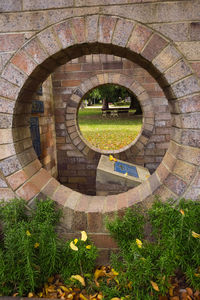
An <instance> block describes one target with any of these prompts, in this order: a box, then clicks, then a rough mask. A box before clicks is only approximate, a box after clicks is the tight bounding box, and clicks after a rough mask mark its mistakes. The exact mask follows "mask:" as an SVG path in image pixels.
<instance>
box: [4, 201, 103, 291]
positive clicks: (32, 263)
mask: <svg viewBox="0 0 200 300" xmlns="http://www.w3.org/2000/svg"><path fill="white" fill-rule="evenodd" d="M60 217H61V211H60V210H56V209H55V207H54V202H53V201H52V200H50V199H47V200H46V201H39V200H37V201H36V206H35V208H34V209H31V208H28V207H27V206H26V203H25V201H24V200H20V199H14V200H12V201H11V202H9V203H4V202H3V203H1V206H0V218H1V220H2V223H3V239H2V240H1V243H0V294H1V295H11V294H14V293H18V295H20V296H22V295H26V294H27V293H28V292H33V291H35V292H36V291H37V289H38V288H40V287H42V285H43V284H44V283H45V282H46V281H47V280H48V278H49V277H51V276H53V275H55V274H61V276H62V279H63V281H64V282H68V281H69V278H70V276H71V275H76V274H80V273H82V272H83V273H88V272H91V271H92V269H93V268H94V263H95V260H96V257H97V251H96V247H95V246H94V245H93V244H91V243H90V241H89V239H88V237H87V236H85V237H82V240H80V239H76V241H75V242H76V244H77V245H74V242H73V241H67V242H66V241H64V240H61V239H59V238H58V235H57V233H56V231H55V226H56V225H57V224H58V222H59V221H60ZM82 235H84V232H83V233H82ZM73 245H74V246H75V247H76V248H77V250H74V249H72V248H73Z"/></svg>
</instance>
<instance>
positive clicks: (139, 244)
mask: <svg viewBox="0 0 200 300" xmlns="http://www.w3.org/2000/svg"><path fill="white" fill-rule="evenodd" d="M136 244H137V246H138V248H142V242H141V241H140V240H139V239H136Z"/></svg>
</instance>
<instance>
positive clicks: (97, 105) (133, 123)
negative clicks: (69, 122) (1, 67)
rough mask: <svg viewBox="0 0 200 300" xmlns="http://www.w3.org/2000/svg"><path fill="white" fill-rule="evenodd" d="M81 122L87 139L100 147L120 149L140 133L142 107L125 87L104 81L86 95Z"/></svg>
mask: <svg viewBox="0 0 200 300" xmlns="http://www.w3.org/2000/svg"><path fill="white" fill-rule="evenodd" d="M78 125H79V129H80V132H81V135H82V136H83V138H84V139H85V141H87V142H88V143H89V144H90V145H91V146H93V147H95V148H96V149H97V150H100V151H101V150H107V151H109V150H112V151H113V150H121V149H123V148H124V147H126V146H128V145H129V144H131V143H132V142H133V141H134V140H135V139H136V138H137V137H138V135H139V134H140V132H141V128H142V110H141V107H140V104H139V102H138V100H137V98H136V97H135V96H134V95H133V94H132V93H131V92H130V91H128V90H127V89H126V88H125V87H122V86H119V85H115V84H104V85H101V86H99V87H97V88H95V89H93V90H91V91H89V92H88V93H87V94H86V95H85V96H84V97H83V99H82V102H81V105H80V107H79V111H78Z"/></svg>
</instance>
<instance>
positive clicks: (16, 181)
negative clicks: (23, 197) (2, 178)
mask: <svg viewBox="0 0 200 300" xmlns="http://www.w3.org/2000/svg"><path fill="white" fill-rule="evenodd" d="M27 179H28V177H27V175H26V173H25V172H24V171H23V170H20V171H18V172H16V173H14V174H12V175H10V176H9V177H7V181H8V183H9V184H10V186H11V188H12V189H13V190H16V189H17V188H18V187H19V186H20V185H22V184H23V183H24V182H25V181H26V180H27Z"/></svg>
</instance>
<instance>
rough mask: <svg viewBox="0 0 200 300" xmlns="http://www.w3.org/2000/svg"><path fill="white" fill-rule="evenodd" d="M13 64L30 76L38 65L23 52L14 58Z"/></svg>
mask: <svg viewBox="0 0 200 300" xmlns="http://www.w3.org/2000/svg"><path fill="white" fill-rule="evenodd" d="M11 62H12V63H13V64H14V65H15V66H17V67H18V68H19V69H20V70H22V71H23V72H24V73H26V74H27V75H30V74H31V73H32V71H33V70H34V69H35V67H36V63H35V62H34V61H32V60H31V59H30V58H29V56H28V55H27V54H26V53H25V52H24V51H22V50H21V51H20V52H18V53H17V54H16V55H15V56H14V57H13V58H12V60H11Z"/></svg>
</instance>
